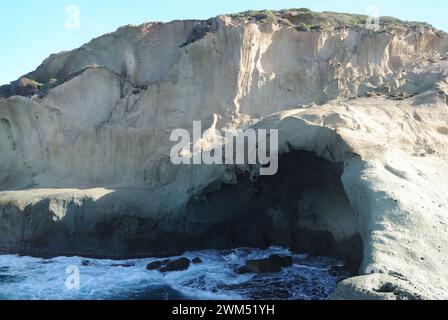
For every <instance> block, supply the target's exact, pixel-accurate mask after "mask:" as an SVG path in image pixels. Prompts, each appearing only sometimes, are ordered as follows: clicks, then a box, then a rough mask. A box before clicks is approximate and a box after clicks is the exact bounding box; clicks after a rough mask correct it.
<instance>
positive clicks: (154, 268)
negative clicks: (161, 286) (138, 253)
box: [146, 259, 170, 270]
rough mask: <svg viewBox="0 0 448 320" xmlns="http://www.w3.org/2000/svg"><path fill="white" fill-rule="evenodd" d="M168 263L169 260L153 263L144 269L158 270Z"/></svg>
mask: <svg viewBox="0 0 448 320" xmlns="http://www.w3.org/2000/svg"><path fill="white" fill-rule="evenodd" d="M168 262H170V260H168V259H166V260H159V261H153V262H151V263H149V264H148V265H147V266H146V269H147V270H158V269H159V268H161V267H163V266H165V265H166V264H167V263H168Z"/></svg>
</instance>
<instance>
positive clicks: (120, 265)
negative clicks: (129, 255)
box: [111, 263, 135, 268]
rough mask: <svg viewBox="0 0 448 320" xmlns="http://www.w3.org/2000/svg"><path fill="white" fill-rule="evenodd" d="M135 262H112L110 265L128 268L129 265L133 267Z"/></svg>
mask: <svg viewBox="0 0 448 320" xmlns="http://www.w3.org/2000/svg"><path fill="white" fill-rule="evenodd" d="M134 266H135V264H133V263H117V264H112V265H111V267H122V268H130V267H134Z"/></svg>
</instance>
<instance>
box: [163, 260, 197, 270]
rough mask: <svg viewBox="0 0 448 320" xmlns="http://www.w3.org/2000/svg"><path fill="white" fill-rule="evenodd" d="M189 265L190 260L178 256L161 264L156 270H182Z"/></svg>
mask: <svg viewBox="0 0 448 320" xmlns="http://www.w3.org/2000/svg"><path fill="white" fill-rule="evenodd" d="M189 267H190V260H188V259H187V258H179V259H176V260H171V261H170V262H168V263H167V264H166V265H165V266H162V267H161V268H159V269H158V270H159V271H160V272H172V271H184V270H187V269H188V268H189Z"/></svg>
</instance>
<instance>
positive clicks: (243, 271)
mask: <svg viewBox="0 0 448 320" xmlns="http://www.w3.org/2000/svg"><path fill="white" fill-rule="evenodd" d="M235 273H236V274H246V273H250V271H249V269H247V268H246V266H243V267H239V268H238V269H236V270H235Z"/></svg>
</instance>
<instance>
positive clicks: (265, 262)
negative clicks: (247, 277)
mask: <svg viewBox="0 0 448 320" xmlns="http://www.w3.org/2000/svg"><path fill="white" fill-rule="evenodd" d="M246 269H247V270H248V271H249V272H252V273H273V272H280V271H281V270H282V267H281V266H280V265H278V264H277V263H276V262H275V261H273V260H271V259H260V260H248V261H246Z"/></svg>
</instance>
